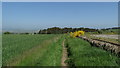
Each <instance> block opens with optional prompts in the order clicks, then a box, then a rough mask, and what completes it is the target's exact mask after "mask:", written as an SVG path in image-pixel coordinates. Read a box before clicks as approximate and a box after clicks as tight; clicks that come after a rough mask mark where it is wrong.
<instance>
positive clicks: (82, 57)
mask: <svg viewBox="0 0 120 68" xmlns="http://www.w3.org/2000/svg"><path fill="white" fill-rule="evenodd" d="M63 40H65V41H64V43H65V44H64V45H65V47H66V48H67V52H68V59H66V60H65V62H66V63H68V66H73V67H74V66H120V59H119V58H118V57H117V56H115V55H114V54H111V53H110V52H107V51H105V50H102V49H100V48H97V47H93V46H91V44H90V43H88V42H87V41H85V40H83V39H80V38H71V37H69V35H67V34H36V35H24V34H23V35H19V34H18V35H17V34H6V35H3V43H2V46H3V66H62V65H61V59H62V51H63V49H62V45H63V44H62V43H63Z"/></svg>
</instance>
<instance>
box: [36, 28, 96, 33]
mask: <svg viewBox="0 0 120 68" xmlns="http://www.w3.org/2000/svg"><path fill="white" fill-rule="evenodd" d="M79 30H83V31H85V32H98V29H92V28H83V27H82V28H67V27H65V28H59V27H52V28H47V29H43V30H40V31H39V32H38V34H63V33H67V32H75V31H79Z"/></svg>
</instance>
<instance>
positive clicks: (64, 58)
mask: <svg viewBox="0 0 120 68" xmlns="http://www.w3.org/2000/svg"><path fill="white" fill-rule="evenodd" d="M64 43H65V40H63V43H62V47H63V52H62V59H61V64H62V66H68V64H67V63H65V60H67V58H68V55H67V48H66V47H65V44H64Z"/></svg>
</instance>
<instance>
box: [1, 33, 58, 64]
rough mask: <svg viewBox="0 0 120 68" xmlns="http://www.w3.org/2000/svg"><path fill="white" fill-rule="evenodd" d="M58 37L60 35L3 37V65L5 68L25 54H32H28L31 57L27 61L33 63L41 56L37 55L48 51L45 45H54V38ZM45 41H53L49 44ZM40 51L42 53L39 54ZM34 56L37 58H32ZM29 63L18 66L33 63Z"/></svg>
mask: <svg viewBox="0 0 120 68" xmlns="http://www.w3.org/2000/svg"><path fill="white" fill-rule="evenodd" d="M57 36H58V35H3V55H2V57H3V60H2V61H3V65H4V66H5V65H7V64H9V63H10V62H12V61H13V59H14V58H16V57H18V58H19V56H21V55H22V54H24V53H25V52H26V53H27V52H28V53H29V52H31V53H29V54H28V55H29V57H28V56H27V57H28V58H27V59H26V60H28V59H31V62H33V60H34V58H35V57H36V58H37V57H38V56H40V55H35V54H40V53H42V52H44V50H46V49H44V48H47V46H45V45H48V44H49V45H50V44H52V40H53V37H57ZM45 40H51V41H49V43H47V41H45ZM43 41H45V42H43ZM42 43H43V44H42ZM38 46H39V47H38ZM37 47H38V48H39V49H38V48H37ZM36 48H37V49H36ZM31 49H33V50H31ZM40 49H41V51H40V52H39V50H40ZM32 54H33V55H35V56H34V57H32ZM30 56H31V57H32V58H31V57H30ZM20 59H21V58H20ZM9 61H10V62H9ZM21 62H22V61H21ZM27 62H28V61H26V62H24V63H23V64H21V63H18V65H25V64H26V65H27V64H30V63H31V62H29V63H27ZM16 63H17V60H16ZM31 64H33V63H31ZM31 64H30V65H31Z"/></svg>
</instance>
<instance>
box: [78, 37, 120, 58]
mask: <svg viewBox="0 0 120 68" xmlns="http://www.w3.org/2000/svg"><path fill="white" fill-rule="evenodd" d="M79 38H81V39H83V40H86V41H88V42H89V43H90V44H92V45H93V46H96V47H100V48H102V49H104V50H106V51H110V52H111V53H115V54H116V55H117V56H119V57H120V46H118V45H116V44H112V43H109V42H105V41H103V40H97V39H90V38H87V37H79Z"/></svg>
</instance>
